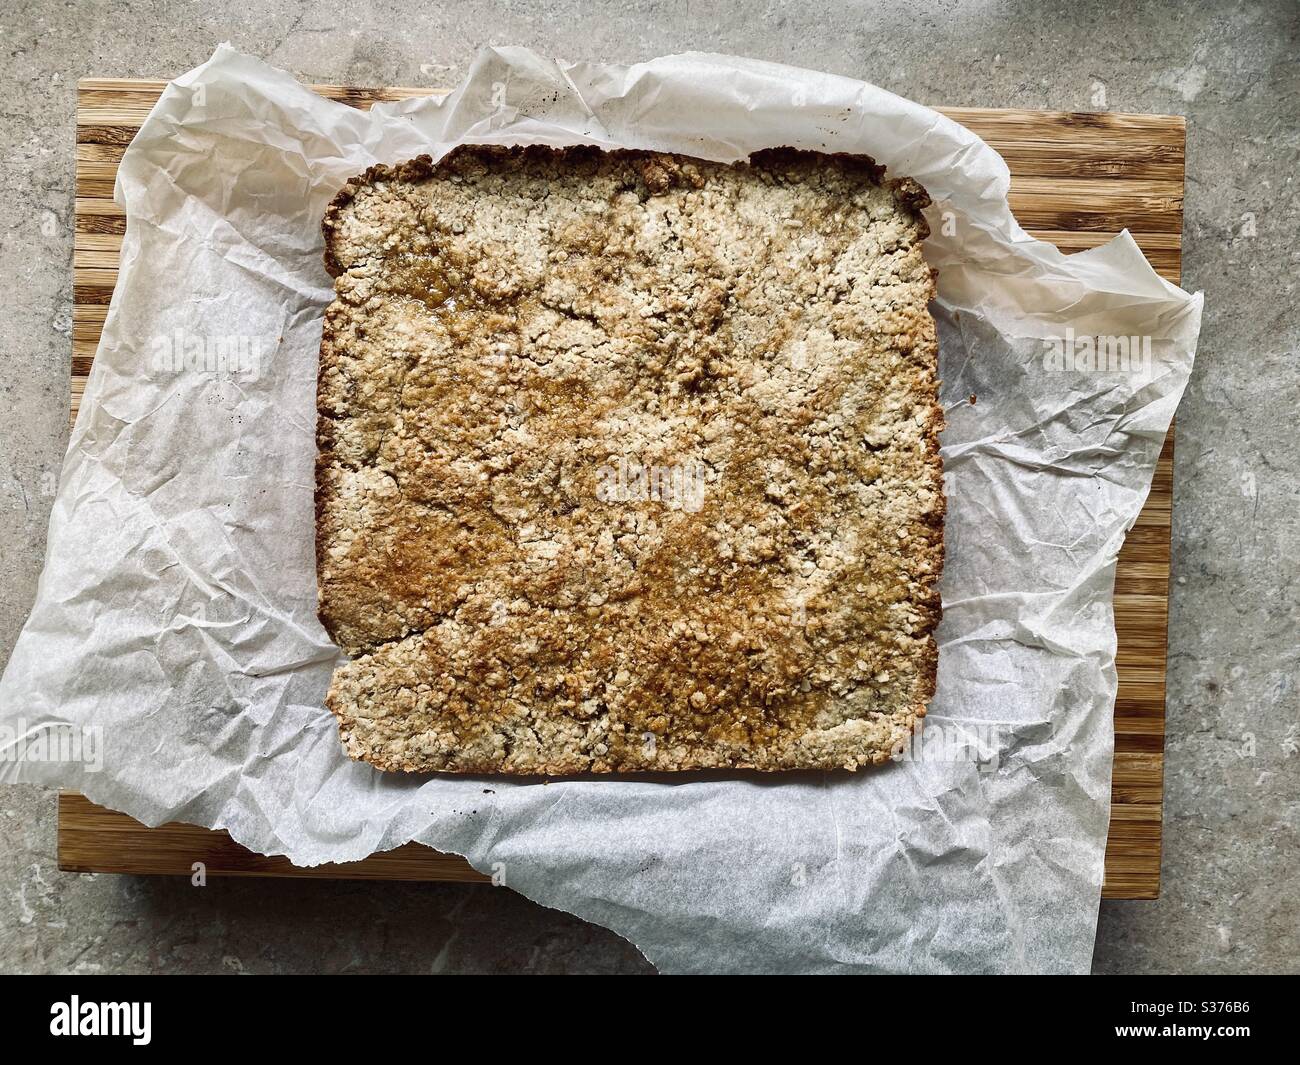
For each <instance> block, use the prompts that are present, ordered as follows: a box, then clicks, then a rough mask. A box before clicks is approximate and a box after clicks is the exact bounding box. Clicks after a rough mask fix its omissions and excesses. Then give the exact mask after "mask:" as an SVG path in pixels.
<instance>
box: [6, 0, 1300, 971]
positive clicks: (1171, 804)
mask: <svg viewBox="0 0 1300 1065" xmlns="http://www.w3.org/2000/svg"><path fill="white" fill-rule="evenodd" d="M1298 10H1300V9H1298V8H1297V5H1295V4H1294V3H1292V2H1289V0H1275V2H1261V3H1237V4H1234V3H1222V2H1219V0H1190V2H1185V3H1180V2H1174V0H1170V2H1167V3H1151V2H1147V3H1113V4H1108V3H1097V2H1091V0H1070V2H1068V3H1064V2H1051V0H1049V2H1041V3H1040V2H1035V0H1003V2H997V0H958V2H949V3H942V4H930V3H911V2H886V3H879V4H871V3H853V2H848V3H839V4H828V5H824V6H823V5H817V4H812V3H806V2H793V3H780V2H776V0H737V2H733V3H707V2H704V0H613V2H595V0H583V2H579V0H548V2H544V3H537V4H528V3H523V2H520V0H511V2H507V3H497V4H493V3H487V2H482V0H462V2H453V0H448V2H445V3H439V4H414V3H413V4H409V5H408V4H402V3H392V2H373V3H372V2H355V0H333V2H327V3H303V2H298V0H266V2H263V3H260V4H248V3H231V2H229V0H204V2H202V3H180V2H170V3H169V2H165V0H163V2H159V0H132V2H131V3H129V4H127V3H123V2H113V3H102V4H99V3H73V2H68V3H55V2H52V0H37V2H33V3H28V4H24V5H18V4H8V5H5V7H4V9H3V10H2V11H0V46H2V47H3V56H2V59H3V62H2V64H0V84H2V85H3V96H2V99H3V103H0V111H2V117H0V158H2V162H0V181H2V182H3V196H2V197H0V277H4V278H5V280H6V283H5V284H4V285H3V287H0V415H2V420H0V425H2V426H3V429H0V660H3V659H4V658H6V657H7V656H8V654H9V652H10V650H11V649H12V646H13V641H14V638H15V637H16V635H17V633H18V630H19V628H20V626H21V624H22V622H23V620H24V618H25V617H26V613H27V610H28V608H29V607H30V604H31V601H32V598H33V595H34V592H35V588H36V578H37V574H38V572H39V568H40V565H41V560H42V555H43V549H44V536H45V527H46V522H47V519H48V513H49V507H50V500H51V496H52V491H53V473H54V471H56V470H57V468H58V463H59V459H60V456H61V454H62V450H63V448H64V446H65V444H66V440H67V436H66V432H67V430H66V411H67V407H68V386H67V379H68V361H69V357H70V356H69V349H70V335H71V304H72V283H71V254H72V208H73V155H74V152H73V115H74V108H75V89H76V82H77V79H78V78H79V77H84V76H88V75H102V76H149V77H158V76H174V75H176V74H179V73H181V72H182V71H185V70H187V69H189V68H190V67H192V66H194V65H196V64H198V63H199V62H201V61H203V60H204V59H206V58H207V57H208V55H209V54H210V53H211V51H212V49H213V47H214V46H215V45H216V44H217V43H218V42H220V41H221V40H223V39H229V40H231V41H232V42H233V43H234V44H235V45H237V46H238V47H240V48H242V49H244V50H246V51H249V52H252V53H255V54H257V55H259V56H262V57H264V58H265V59H267V60H269V61H270V62H272V63H275V64H277V65H279V66H282V67H284V68H286V69H288V70H290V71H292V72H294V73H295V74H297V75H299V76H301V77H302V78H303V79H305V80H312V81H332V82H348V83H352V84H357V85H378V84H404V85H420V84H428V85H430V86H434V85H449V84H451V83H453V82H454V81H455V80H456V79H457V78H459V77H460V76H461V75H462V74H463V73H464V72H465V70H466V67H467V64H468V63H469V60H470V58H471V56H472V54H473V51H474V49H475V47H476V46H478V45H480V44H485V43H490V44H524V45H528V46H530V47H533V48H536V49H538V50H539V51H543V52H546V53H550V54H552V55H558V56H560V57H563V58H567V59H598V60H607V61H622V62H631V61H635V60H638V59H644V58H649V57H651V56H654V55H657V54H662V53H667V52H674V51H681V50H685V49H690V48H700V49H709V50H716V51H725V52H732V53H736V54H741V55H749V56H755V57H758V58H763V59H770V60H776V61H779V62H785V63H792V64H797V65H801V66H808V67H816V68H820V69H824V70H829V71H833V72H835V73H840V74H846V75H851V76H853V77H860V78H865V79H868V80H872V81H875V82H877V83H878V84H880V85H883V86H885V87H886V88H889V89H892V90H894V91H896V92H899V93H902V94H904V95H906V96H909V97H912V98H914V99H918V100H921V101H924V102H927V103H932V104H950V105H979V106H1010V107H1042V108H1060V109H1079V110H1094V109H1102V108H1104V109H1109V110H1117V111H1149V112H1167V113H1168V112H1172V113H1178V114H1185V115H1186V116H1187V117H1188V133H1189V138H1188V147H1189V154H1188V170H1187V201H1186V210H1187V214H1186V228H1185V239H1186V243H1185V248H1186V253H1185V258H1184V269H1185V274H1184V277H1185V280H1184V284H1185V286H1186V287H1188V288H1189V289H1203V290H1204V291H1205V294H1206V316H1205V327H1204V331H1203V335H1202V341H1201V347H1200V352H1199V354H1198V356H1197V364H1196V371H1195V374H1194V377H1193V379H1192V383H1191V386H1190V388H1189V390H1188V393H1187V396H1186V398H1185V399H1184V401H1183V405H1182V407H1181V409H1180V411H1179V416H1178V452H1177V465H1176V491H1175V496H1176V498H1175V508H1174V573H1175V574H1176V583H1175V586H1174V589H1173V596H1172V606H1171V609H1172V623H1171V631H1170V672H1169V739H1168V747H1167V751H1168V762H1167V764H1168V776H1167V780H1166V786H1165V798H1166V811H1167V813H1166V825H1165V833H1166V834H1165V840H1166V842H1165V853H1164V893H1163V895H1162V897H1161V899H1160V901H1159V902H1155V903H1131V902H1130V903H1120V902H1116V903H1106V904H1103V906H1102V912H1101V921H1100V929H1099V934H1098V941H1097V949H1096V958H1095V963H1094V964H1095V969H1096V970H1097V971H1098V972H1103V973H1117V972H1152V973H1169V972H1254V971H1265V972H1296V971H1300V876H1298V875H1297V874H1298V873H1300V841H1298V840H1297V833H1298V832H1300V774H1298V773H1297V768H1298V767H1300V753H1298V750H1297V748H1298V746H1300V713H1298V711H1300V677H1298V676H1297V672H1298V661H1297V659H1298V655H1297V638H1296V633H1297V612H1298V609H1300V608H1298V607H1297V601H1298V598H1300V581H1298V580H1297V571H1298V568H1300V567H1298V564H1297V558H1298V557H1300V522H1298V521H1297V509H1298V504H1300V487H1298V485H1300V450H1298V449H1297V447H1296V445H1295V438H1294V437H1293V436H1292V435H1291V434H1292V433H1293V432H1294V431H1295V422H1296V416H1297V410H1298V409H1300V368H1298V365H1297V360H1298V358H1300V356H1298V354H1297V351H1298V348H1300V320H1298V318H1297V314H1296V310H1295V306H1296V298H1297V292H1296V288H1297V283H1296V275H1297V270H1298V268H1300V250H1298V249H1300V217H1297V185H1296V178H1295V172H1296V170H1297V162H1298V160H1297V154H1298V152H1297V147H1298V145H1300V134H1298V132H1297V129H1298V127H1300V122H1298V121H1297V119H1298V117H1300V107H1298V106H1297V105H1298V103H1300V100H1298V95H1300V64H1298V63H1297V62H1296V59H1297V56H1298V55H1300V42H1298V41H1297V32H1298V30H1300V19H1298V16H1297V11H1298ZM54 828H55V819H54V800H53V796H52V795H51V794H49V793H41V792H38V791H34V790H30V789H20V788H16V787H4V788H0V970H3V971H18V972H62V971H72V972H79V971H105V972H115V971H126V972H150V971H161V972H231V973H241V972H242V973H253V972H277V971H281V972H302V971H321V972H352V971H358V972H359V971H392V972H420V971H431V970H432V971H459V972H481V971H488V972H491V971H539V972H540V971H552V972H559V971H569V972H629V973H630V972H644V971H648V969H649V967H648V966H647V965H646V963H645V962H644V961H643V960H642V959H641V958H640V957H639V955H638V954H637V953H636V952H635V951H634V950H633V949H632V948H631V947H630V946H628V945H627V944H626V943H624V942H623V941H622V940H620V939H619V938H618V937H617V936H615V935H614V934H613V933H610V932H607V931H605V930H603V929H599V928H594V927H591V926H588V925H584V924H583V923H582V922H580V921H577V920H575V919H573V918H569V917H566V916H564V915H561V914H557V913H554V912H552V911H548V910H545V909H542V908H540V907H538V906H534V905H533V904H531V903H529V902H527V901H525V900H524V899H522V898H520V897H519V896H516V895H513V894H512V893H510V892H508V891H505V890H494V889H490V888H482V887H457V886H446V885H430V886H410V885H377V884H364V885H357V884H342V883H291V882H260V883H250V882H246V881H245V882H224V883H223V882H210V883H209V886H208V887H206V888H204V889H202V890H198V889H194V888H191V887H189V886H188V884H187V883H179V882H170V881H161V880H148V879H132V878H119V877H110V876H98V877H92V876H73V875H65V874H61V873H59V872H58V871H57V870H56V869H55V866H54ZM358 917H361V918H362V919H361V920H358V919H357V918H358Z"/></svg>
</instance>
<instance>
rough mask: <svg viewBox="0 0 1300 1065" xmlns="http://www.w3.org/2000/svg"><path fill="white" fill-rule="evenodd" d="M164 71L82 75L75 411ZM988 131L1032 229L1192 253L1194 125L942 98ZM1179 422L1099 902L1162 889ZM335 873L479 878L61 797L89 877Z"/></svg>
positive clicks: (1119, 704)
mask: <svg viewBox="0 0 1300 1065" xmlns="http://www.w3.org/2000/svg"><path fill="white" fill-rule="evenodd" d="M165 84H166V83H165V82H162V81H135V80H112V79H103V78H91V79H87V80H85V81H82V82H81V83H80V85H79V86H78V106H77V199H76V242H75V252H74V256H73V279H74V307H73V343H72V416H73V418H74V419H75V417H76V414H77V409H78V407H79V405H80V402H81V396H82V394H83V392H84V391H85V384H86V376H87V374H88V373H89V371H90V364H91V361H92V360H93V359H94V357H95V350H96V348H97V347H98V344H99V334H100V330H101V329H102V328H103V324H104V316H105V314H106V312H107V310H108V303H109V299H110V297H111V296H112V294H113V285H114V283H115V282H116V280H117V266H118V256H119V253H120V251H121V246H122V235H123V233H124V232H125V231H126V219H125V217H124V216H123V213H122V209H121V208H120V207H118V205H117V204H115V203H114V202H113V181H114V178H115V176H116V174H117V164H118V162H119V160H120V159H121V158H122V153H123V152H124V151H125V149H126V146H127V145H128V144H129V143H130V142H131V138H132V137H134V136H135V133H136V131H137V130H138V129H139V128H140V125H141V123H142V122H143V121H144V118H145V116H146V115H147V114H148V113H149V109H150V108H151V107H152V106H153V104H154V102H155V101H156V100H157V99H158V96H159V94H160V93H161V92H162V90H163V88H164V86H165ZM315 88H316V91H317V92H319V93H320V94H321V95H323V96H328V97H330V98H332V99H335V100H341V101H342V102H344V103H347V104H350V105H351V106H353V107H359V108H368V107H370V106H371V105H372V104H374V103H377V102H379V101H381V100H398V99H407V98H410V97H413V96H422V95H429V94H430V90H428V89H358V88H347V87H340V86H336V85H320V86H315ZM940 110H942V111H943V112H944V114H946V115H948V116H950V117H951V118H953V119H955V120H957V121H958V122H961V123H962V124H964V125H966V126H968V127H969V128H970V129H972V130H974V131H975V132H976V133H978V134H979V135H980V136H982V137H983V138H984V139H985V140H986V141H988V143H989V144H991V145H992V146H993V147H994V148H996V149H997V150H998V151H999V152H1001V153H1002V157H1003V158H1004V159H1006V161H1007V164H1008V166H1009V167H1010V168H1011V175H1012V184H1011V207H1012V209H1013V210H1014V211H1015V214H1016V217H1017V218H1018V219H1019V220H1020V223H1021V224H1022V225H1023V226H1024V227H1025V228H1026V229H1028V230H1029V231H1030V232H1031V233H1032V234H1034V235H1035V236H1037V237H1040V238H1042V239H1043V240H1049V241H1051V242H1052V243H1054V244H1056V245H1057V246H1058V247H1059V248H1061V250H1062V251H1066V252H1072V251H1080V250H1082V249H1084V248H1092V247H1096V246H1097V245H1099V244H1103V243H1105V242H1106V241H1108V240H1109V239H1110V238H1111V237H1112V236H1113V235H1114V234H1115V233H1117V232H1119V231H1120V230H1121V229H1125V228H1127V229H1128V230H1129V231H1130V232H1131V233H1132V234H1133V237H1134V239H1135V240H1136V241H1137V243H1138V245H1139V246H1140V247H1141V248H1142V250H1143V251H1144V252H1145V253H1146V256H1147V258H1148V259H1149V260H1150V261H1151V263H1152V265H1153V266H1154V267H1155V268H1156V270H1158V271H1159V272H1160V273H1161V274H1162V275H1163V276H1164V277H1166V278H1168V279H1169V280H1170V281H1173V282H1175V283H1177V282H1178V281H1179V279H1180V272H1181V263H1182V254H1181V252H1182V226H1183V160H1184V153H1183V148H1184V142H1185V133H1186V130H1185V124H1184V120H1183V119H1182V118H1180V117H1176V116H1172V115H1124V114H1082V113H1068V112H1059V111H1013V110H984V109H978V108H941V109H940ZM1172 492H1173V433H1172V432H1171V433H1170V435H1169V438H1168V439H1167V440H1166V441H1165V448H1164V452H1163V454H1162V455H1161V457H1160V463H1159V465H1158V466H1157V468H1156V474H1155V481H1154V483H1153V485H1152V488H1151V495H1150V497H1149V499H1148V500H1147V504H1146V506H1145V508H1143V510H1142V513H1141V515H1140V516H1139V517H1138V520H1137V523H1136V524H1135V525H1134V527H1133V529H1132V530H1131V531H1130V533H1129V535H1128V540H1127V541H1126V543H1125V544H1124V549H1123V550H1122V551H1121V552H1120V556H1119V565H1118V568H1117V572H1116V576H1115V627H1116V630H1117V633H1118V637H1119V653H1118V663H1117V665H1118V670H1119V695H1118V699H1117V700H1116V704H1115V767H1114V778H1113V784H1112V799H1113V802H1112V806H1111V822H1110V840H1109V843H1108V845H1107V848H1106V882H1105V887H1104V889H1103V892H1102V894H1103V897H1105V898H1111V899H1154V898H1156V897H1157V895H1158V894H1159V891H1160V836H1161V789H1162V783H1163V763H1164V728H1165V638H1166V626H1167V620H1168V606H1169V603H1168V592H1169V524H1170V521H1169V519H1170V503H1171V497H1172ZM196 861H202V862H204V863H205V865H206V867H207V871H208V874H209V875H220V874H223V873H224V874H230V875H246V876H294V875H296V876H318V877H319V876H338V877H365V878H372V879H405V880H483V879H485V878H484V877H483V876H482V875H481V874H479V873H477V872H475V871H474V870H473V869H471V868H470V866H469V865H468V863H466V862H465V861H464V860H462V859H460V858H456V857H451V856H448V855H442V854H438V853H436V852H434V851H432V850H429V849H428V848H426V847H421V846H419V845H417V844H408V845H407V846H405V847H401V848H399V849H398V850H396V851H393V852H390V853H387V854H377V855H373V856H372V857H370V858H367V859H366V860H365V861H363V862H357V863H353V864H352V865H348V866H326V867H323V868H318V869H309V870H304V869H296V868H294V867H293V866H291V865H289V864H288V863H287V862H286V861H284V859H282V858H265V857H261V856H259V855H254V854H251V853H250V852H249V851H247V850H245V849H244V848H242V847H240V846H239V845H238V844H235V843H233V842H232V841H231V840H230V838H229V837H228V836H227V835H226V834H225V833H224V832H212V831H209V830H207V829H202V828H197V827H195V826H192V825H167V826H163V827H161V828H156V829H147V828H145V827H144V826H143V825H140V824H139V823H138V822H136V821H134V820H132V819H131V818H129V817H126V816H125V815H124V814H119V813H115V812H112V811H109V810H104V809H102V808H101V807H98V806H95V805H94V804H92V803H90V802H88V801H87V800H85V799H84V798H82V797H81V796H78V795H71V794H65V795H63V796H61V797H60V801H59V868H60V869H65V870H70V871H77V872H96V871H97V872H116V873H182V874H185V875H188V874H189V873H190V870H191V865H192V863H194V862H196Z"/></svg>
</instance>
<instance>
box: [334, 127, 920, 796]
mask: <svg viewBox="0 0 1300 1065" xmlns="http://www.w3.org/2000/svg"><path fill="white" fill-rule="evenodd" d="M927 202H928V200H927V198H926V196H925V193H924V191H923V190H922V189H921V188H920V187H919V186H917V185H916V184H915V183H914V182H911V181H909V180H902V181H886V180H884V177H883V173H882V171H881V169H880V168H879V167H876V166H875V165H874V164H873V163H872V162H871V161H870V160H868V159H864V158H862V157H851V156H829V155H821V154H817V153H811V152H799V151H794V150H791V149H774V150H770V151H764V152H760V153H757V154H756V155H754V156H753V157H752V158H751V159H750V160H749V162H748V163H742V164H734V165H724V164H719V163H711V162H706V161H703V160H697V159H689V158H685V157H681V156H670V155H662V154H654V153H646V152H602V151H599V150H597V149H594V148H585V147H583V148H567V149H548V148H537V147H532V148H526V149H523V148H514V149H510V148H500V147H482V146H467V147H462V148H459V149H457V150H455V151H453V152H452V153H451V154H450V155H448V156H447V157H446V158H444V159H443V160H442V161H440V162H439V163H437V164H433V163H431V162H430V160H429V159H427V158H421V159H416V160H413V161H411V162H409V163H404V164H401V165H398V166H393V167H384V166H378V167H373V168H371V169H370V170H369V171H367V172H366V174H364V175H363V176H361V177H359V178H357V179H355V180H353V181H351V182H349V183H348V184H347V186H345V187H344V189H343V190H342V191H341V192H340V193H339V195H338V196H337V198H336V199H335V200H334V202H333V204H332V205H331V206H330V207H329V209H328V211H327V213H326V216H325V220H324V232H325V241H326V263H327V266H328V268H329V270H330V273H331V274H332V275H333V276H334V278H335V299H334V302H333V303H332V304H331V306H330V307H329V309H328V311H327V313H326V316H325V324H324V333H323V337H322V341H321V361H320V377H319V386H318V400H319V423H318V424H319V428H318V437H319V439H318V444H319V459H318V465H317V485H316V509H317V561H318V576H319V585H320V616H321V620H322V622H323V623H324V624H325V626H326V628H327V629H328V631H329V632H330V634H331V635H332V636H333V638H334V639H335V640H336V641H337V642H338V644H339V645H340V646H341V647H342V648H343V649H344V651H346V652H347V653H348V655H350V656H351V658H352V661H351V662H349V663H348V664H346V665H344V666H342V667H341V668H339V669H338V670H337V671H336V672H335V675H334V678H333V682H332V685H331V688H330V692H329V696H328V700H327V704H328V706H329V708H330V709H331V710H332V711H333V712H334V713H335V714H336V715H337V717H338V719H339V723H340V730H341V735H342V738H343V742H344V744H345V746H346V748H347V750H348V752H349V753H350V754H351V755H352V756H353V757H355V758H360V759H364V760H365V761H367V762H370V763H371V764H373V765H375V766H378V767H380V768H383V769H395V770H440V771H450V772H474V773H493V772H503V773H516V774H567V773H581V772H609V771H624V770H628V771H630V770H637V771H644V770H681V769H696V768H719V767H734V768H754V769H764V770H775V769H798V768H827V769H828V768H837V767H844V768H851V769H852V768H858V767H861V766H864V765H867V764H871V763H876V762H881V761H883V760H885V759H886V758H887V757H888V756H889V755H890V753H891V752H892V751H894V750H896V749H897V748H898V747H899V746H900V745H902V744H903V743H904V742H906V740H907V738H908V736H909V735H910V733H911V730H912V728H913V726H914V724H915V721H916V719H917V717H919V716H921V715H923V714H924V712H925V705H926V702H927V700H928V699H929V698H930V697H931V695H932V694H933V691H934V682H935V670H936V663H937V651H936V648H935V643H934V639H933V635H932V633H933V629H934V627H935V625H936V624H937V621H938V616H939V597H938V580H939V576H940V571H941V568H942V562H943V511H944V495H943V482H942V470H941V465H940V459H939V445H938V439H937V433H938V431H939V430H940V428H941V427H942V416H941V413H940V410H939V407H938V404H937V401H936V387H937V381H936V355H937V343H936V339H935V326H934V321H933V319H932V317H931V315H930V313H929V311H928V309H927V303H928V301H929V300H930V299H931V298H932V297H933V295H934V279H933V275H932V272H931V270H930V268H929V267H928V266H927V265H926V263H925V261H924V259H923V258H922V254H921V242H922V240H923V239H924V237H925V236H926V234H927V229H926V225H925V222H924V220H923V219H922V217H921V214H920V210H921V208H922V207H924V206H925V205H926V203H927Z"/></svg>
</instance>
